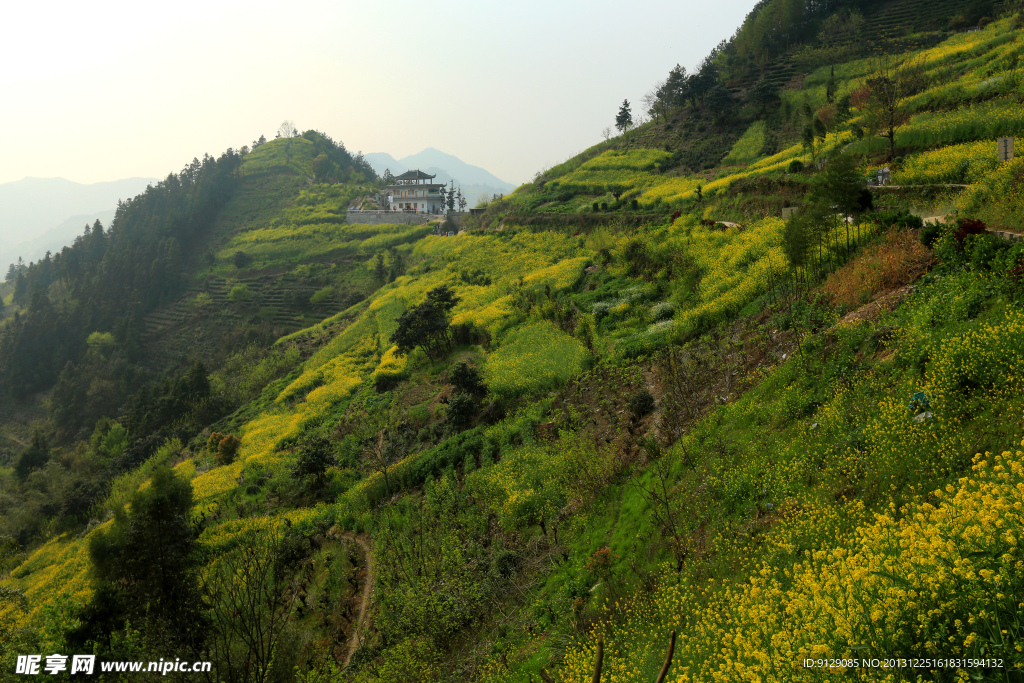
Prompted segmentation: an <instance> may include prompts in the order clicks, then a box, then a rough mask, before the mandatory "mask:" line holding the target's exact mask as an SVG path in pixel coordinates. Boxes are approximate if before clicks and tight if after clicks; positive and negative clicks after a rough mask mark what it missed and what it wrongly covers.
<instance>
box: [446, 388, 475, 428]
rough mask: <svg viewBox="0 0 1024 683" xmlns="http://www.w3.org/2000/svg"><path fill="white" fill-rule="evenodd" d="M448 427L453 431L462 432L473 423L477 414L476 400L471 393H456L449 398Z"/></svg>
mask: <svg viewBox="0 0 1024 683" xmlns="http://www.w3.org/2000/svg"><path fill="white" fill-rule="evenodd" d="M445 413H446V415H447V418H448V428H449V429H450V430H451V431H453V432H461V431H464V430H466V429H469V428H470V427H471V426H472V425H473V417H474V416H475V415H476V401H474V400H473V397H472V396H470V395H469V394H463V393H456V394H455V395H454V396H452V397H451V398H450V399H448V409H447V410H446V411H445Z"/></svg>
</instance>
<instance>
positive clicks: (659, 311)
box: [651, 301, 676, 320]
mask: <svg viewBox="0 0 1024 683" xmlns="http://www.w3.org/2000/svg"><path fill="white" fill-rule="evenodd" d="M675 314H676V307H675V306H674V305H672V303H671V302H668V301H663V302H661V303H660V304H654V306H652V307H651V317H652V318H654V319H655V320H668V319H670V318H672V317H673V316H674V315H675Z"/></svg>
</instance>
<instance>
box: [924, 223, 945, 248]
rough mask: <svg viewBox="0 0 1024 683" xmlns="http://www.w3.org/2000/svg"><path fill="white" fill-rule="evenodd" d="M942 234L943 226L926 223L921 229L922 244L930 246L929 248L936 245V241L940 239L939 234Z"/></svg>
mask: <svg viewBox="0 0 1024 683" xmlns="http://www.w3.org/2000/svg"><path fill="white" fill-rule="evenodd" d="M941 234H942V228H940V227H939V226H938V225H936V224H934V223H932V224H931V225H926V226H924V227H923V228H922V229H921V244H923V245H924V246H926V247H928V248H929V249H930V248H931V247H933V246H934V245H935V242H936V241H937V240H938V239H939V235H941Z"/></svg>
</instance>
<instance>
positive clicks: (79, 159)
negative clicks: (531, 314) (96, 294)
mask: <svg viewBox="0 0 1024 683" xmlns="http://www.w3.org/2000/svg"><path fill="white" fill-rule="evenodd" d="M754 2H755V0H718V2H714V3H709V2H694V1H691V0H686V1H679V0H677V1H675V2H667V1H660V2H658V1H654V0H634V1H633V2H621V1H620V2H609V1H607V0H589V1H588V2H581V1H573V2H568V1H565V0H518V1H516V2H502V3H497V2H490V1H488V0H484V1H483V2H473V1H468V0H467V1H463V0H445V1H444V2H433V3H428V2H424V1H423V0H419V1H406V0H392V1H390V2H366V1H365V0H364V1H363V2H350V1H348V0H328V1H320V0H296V1H293V2H288V3H285V2H266V1H263V0H245V1H244V2H238V1H235V0H203V1H202V2H195V1H193V0H178V1H176V2H173V3H167V2H164V3H150V2H139V0H132V1H131V2H110V1H105V0H96V1H94V2H90V3H83V2H81V1H80V0H76V1H75V2H73V3H72V2H67V0H58V1H55V2H49V3H28V2H23V3H11V6H9V7H6V8H5V10H4V22H3V28H2V29H0V65H2V66H0V131H3V134H2V138H3V141H2V144H0V150H2V152H0V183H4V182H10V181H14V180H20V179H22V178H24V177H27V176H28V177H37V178H49V177H64V178H68V179H70V180H73V181H76V182H80V183H94V182H100V181H107V180H116V179H120V178H128V177H157V178H162V177H165V176H166V175H167V174H168V173H171V172H176V171H179V170H181V168H182V167H183V166H185V165H186V164H187V163H188V162H189V161H191V160H192V158H193V157H202V155H203V154H204V153H209V154H212V155H215V156H216V155H219V154H220V153H221V152H223V151H224V150H226V149H228V148H229V147H233V148H236V149H237V148H239V147H241V146H242V145H246V144H248V145H251V144H252V141H253V140H255V139H256V138H258V137H259V136H260V135H261V134H263V135H266V136H267V137H268V138H273V137H274V135H275V133H276V131H277V129H278V127H279V126H280V124H281V123H282V122H283V121H285V120H290V121H293V122H294V123H295V125H296V126H297V127H298V129H299V130H307V129H310V128H313V129H316V130H319V131H321V132H323V133H326V134H327V135H329V136H331V137H332V138H333V139H334V140H336V141H341V142H344V143H345V146H346V147H347V148H348V149H349V150H350V151H352V152H353V153H354V152H358V151H363V152H388V153H390V154H391V155H393V156H394V157H395V158H401V157H403V156H407V155H409V154H415V153H417V152H419V151H421V150H423V149H425V148H427V147H436V148H437V149H440V150H442V151H444V152H447V153H449V154H454V155H455V156H457V157H459V158H460V159H462V160H463V161H465V162H466V163H469V164H473V165H476V166H481V167H483V168H485V169H487V170H488V171H490V172H492V173H494V174H495V175H497V176H498V177H499V178H501V179H503V180H506V181H507V182H511V183H515V184H518V183H522V182H526V181H528V180H530V179H532V178H533V176H534V174H535V173H536V172H538V171H540V170H542V169H545V168H548V167H550V166H553V165H554V164H557V163H560V162H561V161H564V160H565V159H567V158H569V157H571V156H573V155H574V154H576V153H578V152H580V151H582V150H584V149H586V148H587V147H589V146H591V145H593V144H595V143H597V142H599V141H600V140H601V139H602V138H601V131H602V129H604V128H605V127H608V126H613V123H614V118H615V114H616V112H617V111H618V108H619V105H620V104H621V103H622V100H623V99H628V100H629V101H630V102H631V103H632V105H633V112H634V116H636V115H637V114H638V113H639V111H640V109H641V103H640V99H641V97H642V96H643V95H644V93H645V92H647V91H649V90H650V89H651V87H653V86H654V85H655V83H656V82H657V81H659V80H660V79H663V78H664V77H665V76H666V75H667V74H668V71H669V70H670V69H671V68H672V67H673V66H674V65H675V64H676V63H679V64H682V65H683V66H685V67H686V68H687V69H692V68H693V67H694V66H695V65H696V64H698V63H699V62H700V61H701V60H702V59H703V58H704V56H705V55H707V53H708V52H709V51H710V50H711V49H712V48H713V47H714V46H715V45H716V44H717V43H718V42H719V41H721V40H723V39H726V38H728V37H729V36H731V35H732V34H733V33H734V32H735V30H736V28H737V27H738V26H739V25H740V23H741V22H742V21H743V18H744V16H745V15H746V14H747V12H749V11H750V10H751V9H752V7H753V5H754Z"/></svg>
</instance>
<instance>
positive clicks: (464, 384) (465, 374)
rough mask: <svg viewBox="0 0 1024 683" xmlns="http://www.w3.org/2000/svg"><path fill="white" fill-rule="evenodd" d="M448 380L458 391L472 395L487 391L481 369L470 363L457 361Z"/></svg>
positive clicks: (479, 394) (480, 394)
mask: <svg viewBox="0 0 1024 683" xmlns="http://www.w3.org/2000/svg"><path fill="white" fill-rule="evenodd" d="M448 381H449V382H450V383H451V384H452V386H454V387H455V389H456V390H457V391H460V392H462V393H464V394H469V395H471V396H482V395H483V394H486V393H487V387H486V386H484V383H483V378H482V377H481V376H480V371H479V370H477V369H476V368H474V367H472V366H470V365H469V364H468V363H465V362H463V363H456V364H455V367H453V368H452V371H451V374H450V375H449V377H448Z"/></svg>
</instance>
